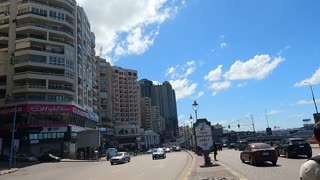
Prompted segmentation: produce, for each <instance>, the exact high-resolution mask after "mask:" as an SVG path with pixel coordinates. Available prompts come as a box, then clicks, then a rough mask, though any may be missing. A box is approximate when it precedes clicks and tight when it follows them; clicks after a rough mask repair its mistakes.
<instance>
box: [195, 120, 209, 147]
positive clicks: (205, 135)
mask: <svg viewBox="0 0 320 180" xmlns="http://www.w3.org/2000/svg"><path fill="white" fill-rule="evenodd" d="M195 132H196V139H197V145H198V146H199V147H200V148H202V150H205V151H208V150H210V151H212V150H213V141H212V134H211V127H210V126H209V125H208V124H206V123H199V124H196V125H195Z"/></svg>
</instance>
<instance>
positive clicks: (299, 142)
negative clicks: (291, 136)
mask: <svg viewBox="0 0 320 180" xmlns="http://www.w3.org/2000/svg"><path fill="white" fill-rule="evenodd" d="M291 142H292V144H307V142H306V141H305V140H303V139H299V140H292V141H291Z"/></svg>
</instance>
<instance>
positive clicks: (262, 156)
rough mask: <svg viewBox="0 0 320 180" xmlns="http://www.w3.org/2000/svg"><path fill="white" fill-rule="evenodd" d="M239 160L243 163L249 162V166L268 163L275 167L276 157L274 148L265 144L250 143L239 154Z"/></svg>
mask: <svg viewBox="0 0 320 180" xmlns="http://www.w3.org/2000/svg"><path fill="white" fill-rule="evenodd" d="M240 159H241V161H242V162H243V163H245V162H246V161H249V162H250V164H251V165H253V166H254V165H256V164H259V163H262V162H266V161H270V162H272V165H274V166H275V165H276V164H277V161H278V155H277V152H276V150H275V149H274V148H272V147H271V146H269V145H268V144H265V143H251V144H248V145H247V147H246V149H245V150H244V151H242V152H241V154H240Z"/></svg>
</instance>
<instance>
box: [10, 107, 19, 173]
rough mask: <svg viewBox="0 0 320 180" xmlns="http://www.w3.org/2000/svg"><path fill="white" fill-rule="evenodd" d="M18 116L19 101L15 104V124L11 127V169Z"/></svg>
mask: <svg viewBox="0 0 320 180" xmlns="http://www.w3.org/2000/svg"><path fill="white" fill-rule="evenodd" d="M16 117H17V103H16V104H15V106H14V114H13V124H12V129H11V146H10V158H9V169H11V168H12V157H13V150H14V133H15V130H16Z"/></svg>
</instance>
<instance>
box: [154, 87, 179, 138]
mask: <svg viewBox="0 0 320 180" xmlns="http://www.w3.org/2000/svg"><path fill="white" fill-rule="evenodd" d="M151 98H152V105H153V106H158V107H159V109H160V115H161V116H162V117H163V118H164V119H165V137H166V139H169V138H174V137H176V136H178V135H179V127H178V116H177V104H176V95H175V91H174V90H173V89H172V86H171V84H170V83H169V82H167V81H165V82H163V83H162V84H159V85H154V86H153V90H152V96H151Z"/></svg>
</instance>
